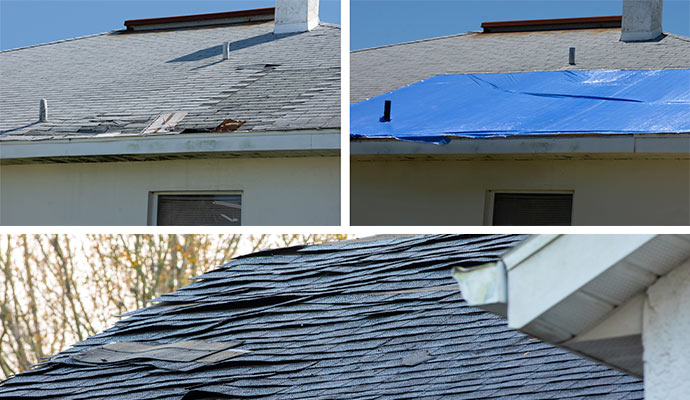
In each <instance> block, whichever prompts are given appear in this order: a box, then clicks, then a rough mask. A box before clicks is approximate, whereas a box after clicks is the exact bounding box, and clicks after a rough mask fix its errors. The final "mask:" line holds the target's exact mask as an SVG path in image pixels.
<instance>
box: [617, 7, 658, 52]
mask: <svg viewBox="0 0 690 400" xmlns="http://www.w3.org/2000/svg"><path fill="white" fill-rule="evenodd" d="M662 9H663V0H623V19H622V22H621V41H623V42H642V41H645V40H652V39H656V38H657V37H659V35H661V33H662V30H661V14H662Z"/></svg>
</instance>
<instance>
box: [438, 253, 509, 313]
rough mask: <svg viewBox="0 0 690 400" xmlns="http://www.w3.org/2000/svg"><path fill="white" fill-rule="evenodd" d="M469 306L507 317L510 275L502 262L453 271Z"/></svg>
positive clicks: (457, 268) (459, 268)
mask: <svg viewBox="0 0 690 400" xmlns="http://www.w3.org/2000/svg"><path fill="white" fill-rule="evenodd" d="M451 273H452V274H453V277H454V278H455V279H456V280H457V281H458V285H460V291H461V292H462V297H463V298H464V299H465V301H466V302H467V304H469V305H471V306H479V307H480V308H482V309H484V310H486V311H489V312H492V313H494V314H498V315H501V316H503V317H505V316H506V315H507V309H506V307H507V303H508V275H507V273H506V269H505V265H504V264H503V262H502V261H497V262H492V263H487V264H483V265H480V266H478V267H471V268H464V267H455V268H453V270H452V271H451Z"/></svg>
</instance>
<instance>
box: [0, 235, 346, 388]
mask: <svg viewBox="0 0 690 400" xmlns="http://www.w3.org/2000/svg"><path fill="white" fill-rule="evenodd" d="M345 238H346V235H245V236H241V235H33V236H27V235H4V236H0V247H1V250H0V252H1V253H2V254H1V256H0V268H1V269H2V273H1V274H0V296H1V297H0V299H1V302H0V371H1V373H2V375H0V378H3V379H4V378H7V377H8V376H10V375H12V374H16V373H18V372H21V371H23V370H26V369H27V368H29V367H30V366H31V365H33V364H35V363H37V362H39V361H40V360H41V358H44V357H46V356H49V355H52V354H55V353H57V352H59V351H61V350H63V349H65V348H66V347H67V346H69V345H71V344H72V343H74V342H77V341H81V340H84V339H86V338H87V337H89V336H91V335H94V334H95V333H97V332H99V331H101V330H103V329H105V328H106V327H108V326H111V325H113V324H114V323H115V322H116V321H117V315H120V314H123V313H125V312H127V311H131V310H134V309H137V308H141V307H146V306H147V305H148V304H149V302H150V301H151V300H152V299H155V298H156V297H158V296H160V295H162V294H165V293H168V292H171V291H174V290H176V289H178V288H180V287H182V286H185V285H187V284H188V283H189V282H190V279H191V278H193V277H195V276H198V275H200V274H202V273H204V272H205V271H208V270H210V269H212V268H214V267H216V266H218V265H221V264H223V263H225V262H227V261H229V260H230V259H231V258H233V257H235V256H238V255H240V254H246V253H251V252H254V251H257V250H261V249H265V248H275V247H285V246H292V245H296V244H302V243H322V242H325V241H332V240H342V239H345Z"/></svg>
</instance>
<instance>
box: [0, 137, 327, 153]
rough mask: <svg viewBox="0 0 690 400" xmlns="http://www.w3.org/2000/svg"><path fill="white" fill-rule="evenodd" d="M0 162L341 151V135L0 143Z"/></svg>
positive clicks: (101, 139) (73, 139) (129, 138)
mask: <svg viewBox="0 0 690 400" xmlns="http://www.w3.org/2000/svg"><path fill="white" fill-rule="evenodd" d="M0 144H1V146H0V159H2V160H13V159H22V158H34V157H72V156H106V155H125V154H126V155H140V154H176V153H209V152H211V153H212V152H218V153H222V152H253V153H256V152H271V151H288V152H289V151H305V150H314V151H318V150H321V151H323V150H338V151H339V150H340V131H339V130H328V131H291V132H261V133H232V134H224V133H204V134H174V135H157V136H127V137H90V138H69V139H49V140H34V141H13V140H6V141H2V142H0Z"/></svg>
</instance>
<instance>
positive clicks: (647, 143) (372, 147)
mask: <svg viewBox="0 0 690 400" xmlns="http://www.w3.org/2000/svg"><path fill="white" fill-rule="evenodd" d="M350 154H351V155H352V156H353V157H354V158H355V159H361V160H367V159H415V158H431V159H433V158H437V159H448V158H468V159H482V158H484V159H487V158H491V159H494V158H495V159H506V158H519V159H537V158H561V157H563V158H592V157H594V158H620V157H625V158H664V159H669V158H670V159H679V158H680V159H690V134H687V133H676V134H654V133H649V134H615V135H614V134H599V135H597V134H583V135H570V134H569V135H520V136H512V137H500V138H496V137H493V138H462V137H454V138H451V139H450V142H449V143H447V144H443V145H438V144H431V143H424V142H413V141H401V140H397V139H355V140H352V141H351V142H350Z"/></svg>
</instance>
